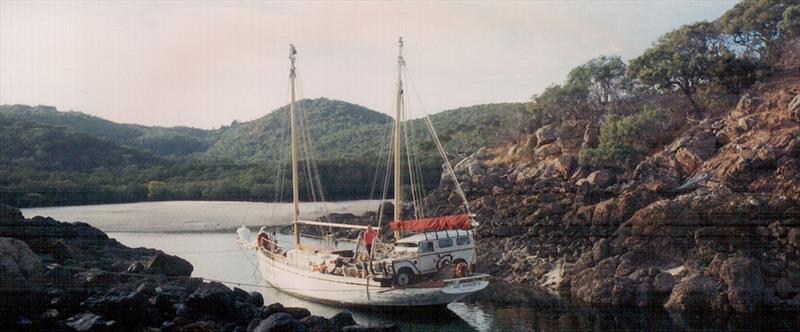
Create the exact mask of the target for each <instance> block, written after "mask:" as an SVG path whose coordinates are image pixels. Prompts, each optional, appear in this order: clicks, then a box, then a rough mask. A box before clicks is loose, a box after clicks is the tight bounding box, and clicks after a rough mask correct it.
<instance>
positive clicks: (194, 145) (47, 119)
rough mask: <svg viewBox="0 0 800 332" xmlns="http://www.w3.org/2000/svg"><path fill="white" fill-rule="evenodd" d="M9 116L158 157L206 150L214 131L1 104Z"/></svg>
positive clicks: (47, 108)
mask: <svg viewBox="0 0 800 332" xmlns="http://www.w3.org/2000/svg"><path fill="white" fill-rule="evenodd" d="M0 114H2V115H5V116H6V117H9V118H13V119H18V120H23V121H28V122H33V123H37V124H42V125H48V126H55V127H63V128H66V129H68V130H69V131H72V132H78V133H83V134H88V135H91V136H94V137H98V138H102V139H105V140H108V141H111V142H114V143H116V144H118V145H122V146H126V147H130V148H136V149H139V150H145V151H148V152H151V153H153V154H156V155H159V156H185V155H188V154H191V153H195V152H202V151H204V150H205V149H206V147H207V145H208V143H207V138H208V136H209V135H210V134H211V131H208V130H202V129H196V128H188V127H173V128H164V127H147V126H140V125H132V124H123V123H115V122H112V121H108V120H105V119H102V118H98V117H96V116H91V115H88V114H84V113H81V112H72V111H70V112H59V111H58V110H56V108H55V107H51V106H35V107H31V106H27V105H0Z"/></svg>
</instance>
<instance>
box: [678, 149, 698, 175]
mask: <svg viewBox="0 0 800 332" xmlns="http://www.w3.org/2000/svg"><path fill="white" fill-rule="evenodd" d="M675 159H677V160H678V162H679V163H680V164H681V165H682V166H683V171H684V172H685V173H686V174H692V173H694V171H695V170H697V169H698V168H699V167H700V166H701V165H702V164H703V159H702V158H700V156H698V155H697V153H695V151H694V150H692V149H687V148H681V149H679V150H678V152H677V153H676V154H675Z"/></svg>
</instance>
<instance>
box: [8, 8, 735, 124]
mask: <svg viewBox="0 0 800 332" xmlns="http://www.w3.org/2000/svg"><path fill="white" fill-rule="evenodd" d="M734 4H735V2H734V1H722V0H718V1H572V2H550V1H538V2H537V1H528V2H513V1H508V2H435V3H434V2H247V1H245V2H222V1H198V2H166V1H157V2H156V1H125V2H122V1H120V2H111V1H91V2H80V1H69V2H67V1H51V2H13V1H0V104H29V105H51V106H56V107H58V109H59V110H62V111H68V110H74V111H81V112H84V113H88V114H92V115H96V116H100V117H103V118H106V119H109V120H112V121H116V122H126V123H138V124H145V125H161V126H176V125H185V126H193V127H201V128H215V127H219V126H222V125H227V124H230V123H231V121H233V120H239V121H248V120H252V119H255V118H258V117H260V116H263V115H265V114H267V113H268V112H269V111H271V110H274V109H276V108H278V107H280V106H282V105H285V104H286V103H288V101H289V97H288V92H287V89H288V65H289V64H288V45H289V44H290V43H293V44H294V45H295V46H296V47H297V50H298V56H297V68H298V69H297V70H298V75H299V78H300V87H301V90H302V94H301V97H306V98H316V97H327V98H331V99H339V100H344V101H348V102H351V103H355V104H359V105H362V106H366V107H368V108H371V109H373V110H376V111H380V112H384V113H387V114H391V113H392V112H393V109H394V94H395V91H394V89H395V81H396V58H397V38H398V36H403V38H404V40H405V48H404V56H405V60H406V64H407V72H408V73H409V79H410V80H411V82H412V83H413V87H409V88H407V91H410V96H411V97H413V100H414V102H412V103H410V104H411V106H412V107H411V110H410V112H411V113H410V115H409V116H410V117H418V116H421V115H423V114H424V113H435V112H439V111H442V110H447V109H453V108H457V107H462V106H470V105H475V104H485V103H494V102H519V101H526V100H528V99H529V98H530V97H531V95H533V94H535V93H538V92H541V91H542V90H543V89H544V88H545V87H547V86H548V85H551V84H553V83H560V82H562V81H563V80H564V78H565V77H566V75H567V73H568V72H569V70H570V69H572V68H574V67H576V66H578V65H580V64H582V63H584V62H586V61H588V60H589V59H591V58H594V57H596V56H600V55H620V56H622V58H623V59H624V60H629V59H631V58H634V57H636V56H637V55H639V54H641V53H642V52H643V51H644V50H645V49H647V48H648V47H649V46H651V45H652V43H653V41H655V40H656V39H657V38H658V37H659V36H661V35H662V34H664V33H666V32H668V31H670V30H672V29H674V28H677V27H679V26H681V25H684V24H689V23H693V22H696V21H701V20H713V19H715V18H717V17H719V16H720V15H722V14H723V13H724V12H725V11H726V10H728V9H730V8H731V7H733V5H734Z"/></svg>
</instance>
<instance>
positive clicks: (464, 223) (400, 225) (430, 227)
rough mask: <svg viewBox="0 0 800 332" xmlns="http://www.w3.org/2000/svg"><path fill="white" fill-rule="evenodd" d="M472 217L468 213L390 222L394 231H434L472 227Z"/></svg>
mask: <svg viewBox="0 0 800 332" xmlns="http://www.w3.org/2000/svg"><path fill="white" fill-rule="evenodd" d="M471 221H472V219H471V218H470V217H469V215H468V214H460V215H456V216H444V217H433V218H425V219H416V220H403V221H399V222H398V221H395V222H393V223H391V224H389V227H390V228H391V229H392V230H393V231H406V232H434V231H447V230H459V229H460V230H469V229H472V222H471Z"/></svg>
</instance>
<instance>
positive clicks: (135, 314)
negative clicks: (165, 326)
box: [81, 288, 149, 326]
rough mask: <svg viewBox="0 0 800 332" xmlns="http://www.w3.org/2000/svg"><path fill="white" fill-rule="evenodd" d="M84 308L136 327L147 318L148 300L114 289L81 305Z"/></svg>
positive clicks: (139, 295)
mask: <svg viewBox="0 0 800 332" xmlns="http://www.w3.org/2000/svg"><path fill="white" fill-rule="evenodd" d="M81 305H82V306H83V307H84V308H86V309H89V310H90V311H92V312H94V313H98V314H102V315H103V316H104V317H107V318H108V319H113V320H115V321H119V322H122V323H124V324H126V325H128V326H138V325H139V324H141V323H143V322H144V321H145V319H146V316H147V306H148V305H149V301H148V298H147V297H146V296H145V295H144V294H142V293H139V292H135V291H134V292H130V291H128V290H126V289H125V288H116V289H114V290H111V291H109V292H107V293H105V294H103V295H101V296H93V297H90V298H89V299H87V300H86V301H84V302H83V303H82V304H81Z"/></svg>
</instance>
